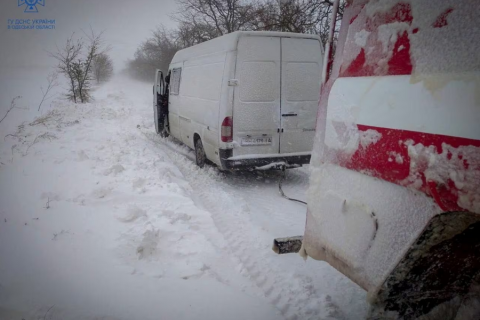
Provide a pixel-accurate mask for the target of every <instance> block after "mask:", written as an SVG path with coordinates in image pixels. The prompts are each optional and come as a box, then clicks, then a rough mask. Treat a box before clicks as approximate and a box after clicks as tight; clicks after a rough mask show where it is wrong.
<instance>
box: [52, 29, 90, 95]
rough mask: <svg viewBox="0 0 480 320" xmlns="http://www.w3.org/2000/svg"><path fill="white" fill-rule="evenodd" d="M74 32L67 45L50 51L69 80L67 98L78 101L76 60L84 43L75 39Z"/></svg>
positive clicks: (60, 71) (59, 68)
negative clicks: (75, 71) (75, 74)
mask: <svg viewBox="0 0 480 320" xmlns="http://www.w3.org/2000/svg"><path fill="white" fill-rule="evenodd" d="M74 35H75V34H74V33H72V35H71V36H70V38H68V39H67V41H66V43H65V46H64V47H62V48H59V47H58V46H57V51H56V52H50V56H51V57H53V58H54V59H56V60H57V61H58V65H57V69H58V71H59V73H61V74H63V75H64V76H65V78H67V80H68V85H69V87H68V92H67V94H66V96H67V98H68V99H70V100H72V101H73V102H75V103H77V98H78V96H77V94H78V88H77V82H76V81H75V76H74V62H75V61H76V60H77V59H78V58H79V56H80V54H81V52H82V47H83V43H82V41H81V39H77V40H74Z"/></svg>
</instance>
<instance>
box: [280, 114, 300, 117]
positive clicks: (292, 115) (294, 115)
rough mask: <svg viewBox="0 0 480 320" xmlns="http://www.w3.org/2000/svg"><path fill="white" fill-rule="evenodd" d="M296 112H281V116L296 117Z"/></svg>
mask: <svg viewBox="0 0 480 320" xmlns="http://www.w3.org/2000/svg"><path fill="white" fill-rule="evenodd" d="M296 116H298V114H296V113H284V114H282V117H296Z"/></svg>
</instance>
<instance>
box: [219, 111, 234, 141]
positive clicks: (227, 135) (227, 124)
mask: <svg viewBox="0 0 480 320" xmlns="http://www.w3.org/2000/svg"><path fill="white" fill-rule="evenodd" d="M221 133H222V141H223V142H232V141H233V120H232V117H226V118H225V119H223V122H222V128H221Z"/></svg>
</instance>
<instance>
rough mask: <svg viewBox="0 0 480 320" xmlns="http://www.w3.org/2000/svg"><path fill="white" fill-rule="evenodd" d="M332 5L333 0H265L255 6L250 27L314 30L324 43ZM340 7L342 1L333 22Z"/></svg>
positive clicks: (340, 15)
mask: <svg viewBox="0 0 480 320" xmlns="http://www.w3.org/2000/svg"><path fill="white" fill-rule="evenodd" d="M332 7H333V1H329V0H316V1H315V0H313V1H312V0H267V1H265V2H263V3H260V4H259V5H258V6H257V9H256V12H257V14H256V21H255V22H254V25H255V28H254V29H256V30H267V31H284V32H297V33H313V34H318V35H319V36H320V39H321V41H322V43H323V44H324V45H325V43H326V41H327V39H328V31H329V23H330V16H331V14H332ZM344 7H345V1H342V2H341V5H340V8H339V11H338V15H337V22H339V21H340V20H341V18H342V16H343V9H344ZM337 31H338V30H337Z"/></svg>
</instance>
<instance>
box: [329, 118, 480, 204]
mask: <svg viewBox="0 0 480 320" xmlns="http://www.w3.org/2000/svg"><path fill="white" fill-rule="evenodd" d="M358 129H359V130H360V131H361V132H365V131H367V130H369V129H371V130H375V131H377V132H379V133H380V134H381V136H382V137H381V139H379V140H378V141H377V142H376V143H371V144H370V145H368V146H367V147H365V148H364V147H362V146H360V147H359V149H358V150H357V151H356V152H355V153H354V155H353V156H352V157H351V158H350V159H348V160H344V161H343V163H341V164H340V165H342V166H344V167H346V168H348V169H351V170H355V171H359V172H361V173H364V174H367V175H370V176H373V177H376V178H380V179H383V180H386V181H389V182H393V183H396V184H399V185H402V186H409V184H410V182H407V180H408V179H407V178H408V177H409V175H410V161H411V159H410V157H409V154H408V146H407V144H406V142H407V141H410V143H412V144H413V145H417V144H420V143H421V144H422V145H423V146H425V147H426V148H428V147H430V146H432V147H433V148H434V150H435V151H436V153H437V154H441V153H442V152H443V150H442V148H443V147H442V144H443V143H445V144H447V145H450V146H451V147H453V148H458V147H461V146H474V147H480V141H479V140H473V139H466V138H459V137H451V136H445V135H437V134H429V133H421V132H415V131H407V130H397V129H388V128H379V127H372V126H364V125H358ZM397 157H398V159H402V160H401V161H397ZM447 157H449V156H448V154H447ZM450 157H451V155H450ZM462 157H463V156H462V155H459V156H458V159H460V160H462ZM338 158H339V159H345V158H343V157H338ZM464 160H465V159H464ZM418 165H419V167H418V168H417V171H418V175H417V176H419V177H420V178H421V180H422V186H421V187H420V188H419V189H418V190H420V191H422V192H424V193H426V194H427V195H429V196H431V197H433V198H434V199H435V201H436V202H437V203H438V205H439V206H440V207H441V208H442V210H444V211H448V210H465V209H462V208H460V207H459V206H458V205H457V200H458V190H457V188H456V187H455V184H454V182H453V181H452V180H448V181H447V183H445V184H438V183H436V182H434V181H427V180H426V178H425V174H424V172H425V170H426V169H427V167H426V166H427V165H426V164H422V163H419V164H418ZM470 165H471V164H470V163H468V161H467V162H465V161H464V162H463V166H464V168H465V169H468V168H469V166H470ZM474 165H475V166H476V167H475V168H474V169H475V170H478V171H480V164H478V163H477V164H474ZM478 184H479V185H478V190H480V181H479V183H478ZM479 192H480V191H479Z"/></svg>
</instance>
